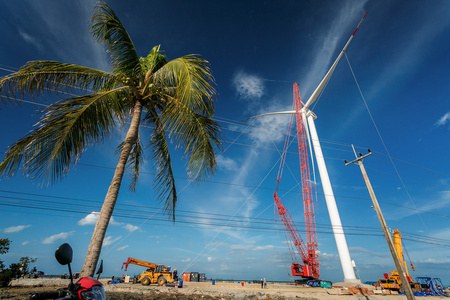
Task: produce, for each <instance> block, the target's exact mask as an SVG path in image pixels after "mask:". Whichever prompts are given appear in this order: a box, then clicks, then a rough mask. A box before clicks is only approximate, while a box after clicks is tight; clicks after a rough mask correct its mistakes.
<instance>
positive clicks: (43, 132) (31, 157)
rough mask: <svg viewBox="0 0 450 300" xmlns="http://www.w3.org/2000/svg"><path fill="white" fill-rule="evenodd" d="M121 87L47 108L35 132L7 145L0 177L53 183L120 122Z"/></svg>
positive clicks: (122, 94) (122, 92) (122, 91)
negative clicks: (16, 176) (21, 175)
mask: <svg viewBox="0 0 450 300" xmlns="http://www.w3.org/2000/svg"><path fill="white" fill-rule="evenodd" d="M128 92H129V91H128V90H127V88H125V87H122V88H118V89H115V90H111V91H107V92H101V93H97V94H92V95H86V96H80V97H76V98H71V99H63V100H61V101H58V102H56V103H54V104H53V105H51V106H48V107H47V108H46V109H45V110H44V111H43V112H44V113H45V114H44V115H43V117H42V119H41V121H39V123H37V124H36V126H37V127H38V128H37V129H35V130H33V131H32V132H30V133H29V134H28V135H27V136H25V137H24V138H22V139H20V140H19V141H17V142H16V143H15V144H13V145H11V146H10V147H9V149H8V150H7V152H6V157H5V159H4V160H3V162H2V163H1V164H0V174H1V175H3V176H6V177H9V176H12V175H14V174H15V173H16V172H17V170H18V169H19V168H20V166H22V171H23V173H24V174H25V175H33V177H34V178H35V179H41V180H42V183H54V182H55V181H57V180H59V179H61V178H62V177H63V176H64V175H65V174H66V173H67V172H68V171H69V168H70V165H71V164H72V165H75V164H76V162H77V161H78V159H79V158H80V156H81V154H82V152H83V151H84V150H85V148H86V147H87V146H88V145H89V144H91V143H94V142H99V141H101V140H103V139H104V137H106V136H107V135H108V134H110V133H111V131H112V129H113V128H114V125H115V120H117V119H118V120H119V121H123V119H124V114H125V113H126V110H127V108H126V107H125V106H124V102H123V98H124V97H126V96H127V94H128Z"/></svg>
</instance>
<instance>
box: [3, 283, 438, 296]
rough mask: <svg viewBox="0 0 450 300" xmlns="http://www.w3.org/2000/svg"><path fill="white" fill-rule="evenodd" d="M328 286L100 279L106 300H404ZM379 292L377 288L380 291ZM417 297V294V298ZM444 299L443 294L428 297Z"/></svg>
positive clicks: (16, 286)
mask: <svg viewBox="0 0 450 300" xmlns="http://www.w3.org/2000/svg"><path fill="white" fill-rule="evenodd" d="M67 284H68V280H61V279H20V280H15V281H13V282H12V286H11V287H8V288H2V289H0V299H11V300H19V299H28V298H29V296H30V294H31V293H32V292H38V291H49V290H50V291H52V290H56V289H58V288H61V287H64V286H67ZM333 286H334V287H333V288H331V289H325V288H318V287H317V288H311V287H304V286H296V285H293V284H288V283H270V282H269V283H268V284H267V288H265V289H262V288H261V286H260V285H259V284H255V283H251V284H249V283H248V282H245V283H244V285H242V283H240V282H215V284H214V285H213V284H212V282H211V281H208V282H184V283H183V287H182V288H174V287H168V286H156V285H150V286H142V285H140V284H131V283H120V284H108V283H107V281H106V280H105V281H104V287H105V291H106V298H107V299H110V300H118V299H125V300H137V299H148V300H153V299H169V300H188V299H189V300H190V299H193V300H195V299H204V300H210V299H217V300H222V299H223V300H234V299H237V300H240V299H242V300H244V299H245V300H247V299H251V300H269V299H272V300H282V299H296V300H331V299H338V300H350V299H352V300H365V299H370V300H404V299H406V296H403V295H381V294H374V291H373V290H372V287H370V286H357V287H356V288H355V287H351V286H349V285H348V284H345V283H340V284H334V285H333ZM380 292H381V291H380ZM420 298H421V297H417V299H420ZM432 298H433V299H445V298H444V297H432Z"/></svg>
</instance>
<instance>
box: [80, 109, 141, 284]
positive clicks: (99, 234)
mask: <svg viewBox="0 0 450 300" xmlns="http://www.w3.org/2000/svg"><path fill="white" fill-rule="evenodd" d="M141 113H142V103H141V102H140V101H139V100H137V101H136V103H135V105H134V109H133V117H132V119H131V125H130V127H129V129H128V132H127V136H126V138H125V143H124V145H123V149H122V152H121V153H120V158H119V162H118V163H117V166H116V170H115V172H114V176H113V179H112V181H111V184H110V186H109V189H108V193H107V194H106V197H105V201H104V202H103V206H102V210H101V211H100V215H99V216H98V220H97V224H95V229H94V233H93V234H92V238H91V243H90V244H89V249H88V252H87V254H86V259H85V261H84V265H83V268H82V269H81V274H80V276H81V277H84V276H94V272H95V268H96V266H97V263H98V259H99V257H100V252H101V249H102V245H103V240H104V238H105V234H106V229H107V228H108V224H109V220H110V219H111V216H112V213H113V210H114V206H115V205H116V201H117V197H118V195H119V190H120V185H121V183H122V178H123V174H124V173H125V167H126V163H127V160H128V157H129V155H130V152H131V149H132V145H133V144H134V142H135V141H136V138H137V137H138V133H139V124H140V120H141Z"/></svg>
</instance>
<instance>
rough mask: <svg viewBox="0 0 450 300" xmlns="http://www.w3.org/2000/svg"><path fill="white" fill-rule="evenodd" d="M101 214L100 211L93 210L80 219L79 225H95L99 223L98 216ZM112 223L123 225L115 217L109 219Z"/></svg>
mask: <svg viewBox="0 0 450 300" xmlns="http://www.w3.org/2000/svg"><path fill="white" fill-rule="evenodd" d="M99 215H100V212H98V211H93V212H91V213H90V214H88V215H87V216H86V217H84V218H83V219H81V220H80V221H78V223H77V224H78V225H80V226H84V225H95V223H97V219H98V216H99ZM109 224H110V225H122V223H119V222H116V221H115V220H114V218H113V217H111V219H110V220H109Z"/></svg>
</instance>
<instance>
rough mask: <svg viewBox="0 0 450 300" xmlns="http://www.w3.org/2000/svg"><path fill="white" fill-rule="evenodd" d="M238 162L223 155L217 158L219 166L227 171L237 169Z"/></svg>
mask: <svg viewBox="0 0 450 300" xmlns="http://www.w3.org/2000/svg"><path fill="white" fill-rule="evenodd" d="M237 166H238V165H237V162H236V161H234V160H232V159H231V158H229V157H225V156H223V155H221V156H219V157H218V158H217V168H218V169H223V170H226V171H234V170H236V169H237Z"/></svg>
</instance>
